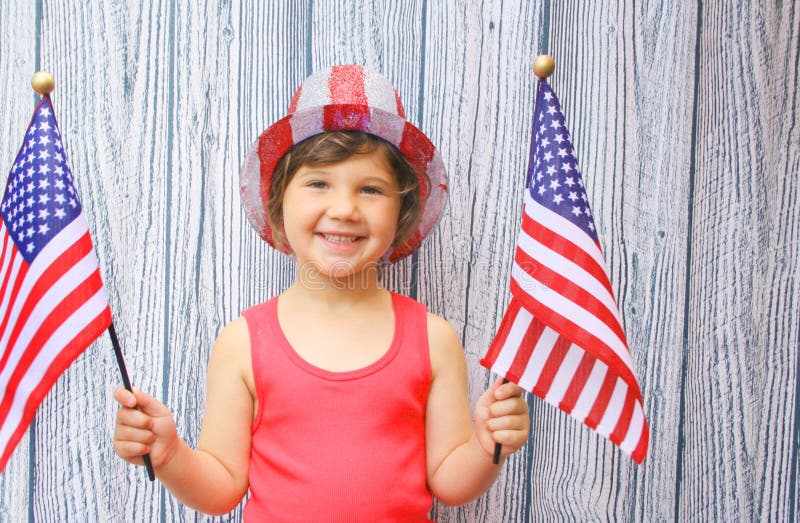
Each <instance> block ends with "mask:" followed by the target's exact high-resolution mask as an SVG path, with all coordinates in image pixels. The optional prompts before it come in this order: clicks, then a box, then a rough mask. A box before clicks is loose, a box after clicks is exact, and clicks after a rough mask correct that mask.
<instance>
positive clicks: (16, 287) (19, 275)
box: [0, 236, 28, 370]
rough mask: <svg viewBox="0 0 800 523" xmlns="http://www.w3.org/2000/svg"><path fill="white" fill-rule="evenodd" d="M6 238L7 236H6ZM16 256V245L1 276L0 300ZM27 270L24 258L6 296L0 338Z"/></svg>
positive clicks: (5, 289) (0, 364) (1, 367)
mask: <svg viewBox="0 0 800 523" xmlns="http://www.w3.org/2000/svg"><path fill="white" fill-rule="evenodd" d="M6 238H8V236H6ZM17 256H21V255H20V253H19V252H18V251H17V249H16V246H14V247H12V248H11V256H10V258H11V259H10V260H8V267H7V268H6V269H7V270H6V275H5V276H4V277H3V284H2V287H0V300H2V299H3V296H5V295H6V291H7V290H8V283H9V281H11V274H12V273H13V272H14V262H15V261H16V258H17ZM27 271H28V264H27V262H25V261H24V260H23V261H22V263H21V264H20V267H19V272H17V275H16V276H15V278H14V283H13V285H14V288H13V289H12V290H11V294H10V295H9V297H8V302H7V308H6V313H5V314H4V315H3V319H2V321H0V338H2V337H3V335H4V334H5V329H6V322H8V315H9V314H11V307H12V305H14V296H16V295H17V293H18V292H19V286H20V285H22V280H24V279H25V273H26V272H27ZM2 369H3V366H2V363H0V370H2Z"/></svg>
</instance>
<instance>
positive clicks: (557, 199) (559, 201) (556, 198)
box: [553, 193, 564, 204]
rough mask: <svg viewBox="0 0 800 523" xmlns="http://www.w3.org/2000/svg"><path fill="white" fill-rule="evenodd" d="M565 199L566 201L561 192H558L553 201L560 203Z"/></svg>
mask: <svg viewBox="0 0 800 523" xmlns="http://www.w3.org/2000/svg"><path fill="white" fill-rule="evenodd" d="M563 201H564V197H563V196H561V195H560V194H558V193H556V195H555V196H553V203H556V204H559V203H561V202H563Z"/></svg>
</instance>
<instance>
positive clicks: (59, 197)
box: [53, 184, 67, 205]
mask: <svg viewBox="0 0 800 523" xmlns="http://www.w3.org/2000/svg"><path fill="white" fill-rule="evenodd" d="M62 185H63V184H62ZM53 201H55V202H56V203H57V204H59V205H64V202H66V201H67V199H66V198H64V194H63V193H60V192H58V193H56V195H55V196H54V197H53Z"/></svg>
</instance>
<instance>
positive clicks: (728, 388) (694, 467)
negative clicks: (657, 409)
mask: <svg viewBox="0 0 800 523" xmlns="http://www.w3.org/2000/svg"><path fill="white" fill-rule="evenodd" d="M797 17H798V14H797V5H796V4H795V3H791V2H789V3H786V4H783V5H780V4H778V5H773V6H771V7H769V8H767V7H765V6H762V5H756V4H753V5H750V4H743V5H742V6H737V8H732V6H730V5H719V4H714V3H708V4H705V5H704V9H703V13H702V18H703V21H702V27H703V31H702V34H701V39H700V47H699V53H698V60H699V64H700V68H699V78H698V101H697V105H696V115H697V116H696V117H697V131H696V133H695V147H696V165H697V168H696V171H695V173H696V174H695V177H694V183H693V190H694V195H693V208H692V215H691V223H692V228H691V231H690V233H691V251H690V252H689V254H690V275H691V278H690V281H689V293H690V311H689V336H690V337H689V340H688V341H689V346H688V347H687V348H688V355H689V356H688V361H687V367H686V387H685V389H684V395H685V396H684V397H685V401H684V403H685V405H686V408H685V409H684V414H683V415H684V423H683V434H682V435H683V437H684V439H685V442H686V444H685V448H684V450H683V452H682V454H681V456H680V458H681V460H682V463H683V467H682V473H681V476H680V477H679V478H678V479H679V481H680V484H679V486H680V491H679V492H677V493H676V494H677V495H678V496H679V498H678V499H679V505H678V507H679V512H678V516H679V517H680V518H681V519H683V518H685V517H690V516H691V515H693V514H695V513H698V512H699V513H700V514H702V515H704V516H705V519H712V518H714V519H735V520H743V521H754V520H765V519H775V520H785V521H788V520H793V519H794V518H795V517H796V512H794V511H795V510H796V499H797V498H796V496H797V491H796V488H797V468H796V467H797V452H798V445H797V436H796V435H797V430H798V427H797V423H798V417H797V413H798V410H797V408H798V407H797V401H798V397H797V392H798V388H797V386H798V381H797V380H798V376H797V371H798V368H797V354H798V325H800V321H798V318H799V315H800V312H799V309H800V307H799V306H798V302H797V296H798V285H800V282H799V281H798V269H800V266H799V265H798V254H797V251H798V223H800V219H799V218H800V215H798V206H797V192H798V184H797V174H798V161H800V160H799V159H798V155H800V147H798V145H800V139H799V138H798V131H797V128H796V125H797V117H798V114H797V87H798V76H797V75H798V50H799V49H798V48H799V46H798V27H797V26H798V18H797ZM793 433H794V434H793ZM792 434H793V437H792Z"/></svg>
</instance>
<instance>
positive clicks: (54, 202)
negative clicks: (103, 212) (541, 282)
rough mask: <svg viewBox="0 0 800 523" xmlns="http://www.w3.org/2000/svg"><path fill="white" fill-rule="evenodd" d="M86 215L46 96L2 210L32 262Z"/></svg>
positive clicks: (13, 237)
mask: <svg viewBox="0 0 800 523" xmlns="http://www.w3.org/2000/svg"><path fill="white" fill-rule="evenodd" d="M80 213H81V205H80V203H79V202H78V198H77V195H76V193H75V187H74V182H73V179H72V172H71V171H70V169H69V166H68V165H67V159H66V156H65V154H64V147H63V146H62V144H61V135H60V134H59V132H58V127H57V126H56V121H55V116H54V115H53V110H52V106H51V105H50V101H49V99H45V100H44V101H43V102H42V104H40V105H39V108H38V110H37V111H36V113H35V114H34V115H33V121H32V122H31V125H30V127H29V128H28V133H27V135H26V136H25V141H24V143H23V144H22V148H21V149H20V151H19V154H18V155H17V159H16V160H15V161H14V165H13V166H12V168H11V173H10V175H9V179H8V186H7V187H6V194H5V197H4V198H3V204H2V206H1V207H0V214H2V216H3V220H4V221H5V222H6V224H7V227H8V229H9V235H10V236H11V238H12V239H13V240H14V243H16V244H17V247H18V248H19V250H20V253H21V254H22V256H23V257H24V258H25V260H26V261H27V262H28V263H30V262H32V261H33V259H34V258H36V255H37V254H39V251H41V250H42V247H43V246H44V245H46V244H47V243H48V242H49V241H50V240H51V239H52V238H53V237H54V236H55V235H56V234H58V232H59V231H61V230H62V229H63V228H64V227H65V226H66V225H67V224H68V223H70V222H71V221H72V220H74V219H75V218H76V217H77V216H78V215H79V214H80Z"/></svg>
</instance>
